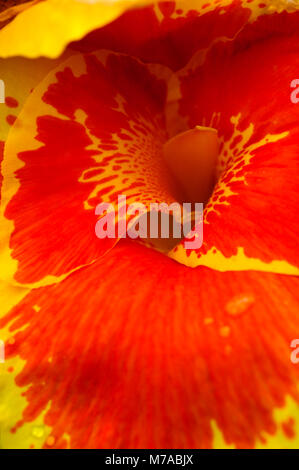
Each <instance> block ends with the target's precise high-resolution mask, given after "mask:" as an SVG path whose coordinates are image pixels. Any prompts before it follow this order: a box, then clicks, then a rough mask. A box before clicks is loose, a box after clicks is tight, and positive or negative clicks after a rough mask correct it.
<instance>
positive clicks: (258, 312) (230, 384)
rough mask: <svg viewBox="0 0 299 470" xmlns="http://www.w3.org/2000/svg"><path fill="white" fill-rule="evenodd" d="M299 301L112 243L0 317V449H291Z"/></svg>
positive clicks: (296, 282) (289, 286)
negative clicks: (2, 354)
mask: <svg viewBox="0 0 299 470" xmlns="http://www.w3.org/2000/svg"><path fill="white" fill-rule="evenodd" d="M298 292H299V279H298V278H295V277H292V276H281V275H275V274H264V273H253V272H239V273H236V272H230V273H225V274H224V273H220V272H217V271H213V270H209V269H207V268H197V269H194V270H191V269H188V268H186V267H185V266H182V265H178V264H177V263H174V262H173V261H172V260H170V259H169V258H167V257H165V256H163V255H161V254H159V253H156V252H154V251H152V250H149V249H147V248H144V247H141V246H139V245H136V244H133V242H130V243H129V242H124V241H122V242H120V243H119V244H118V245H117V246H116V247H115V249H114V250H112V251H111V253H110V254H109V256H107V257H104V258H102V260H100V261H99V262H97V263H96V264H94V265H93V266H89V267H88V268H85V269H82V270H80V271H77V272H76V273H74V275H72V276H70V277H68V278H67V279H65V280H64V281H63V282H61V283H58V284H55V285H53V286H48V287H44V288H40V289H34V290H32V291H31V292H30V293H28V294H27V296H26V297H24V298H23V300H21V301H20V303H19V304H18V305H17V306H16V307H15V308H13V309H12V310H11V311H10V313H9V314H8V315H7V316H6V317H4V318H2V320H1V327H5V328H6V330H2V331H1V334H0V337H1V338H3V340H5V345H6V347H5V351H6V362H5V364H2V365H1V366H3V382H2V383H1V388H0V390H1V393H2V394H3V398H2V397H1V403H2V405H1V406H2V408H1V410H2V413H3V416H5V419H4V421H3V433H2V444H3V446H4V447H23V446H30V445H34V446H35V447H45V448H50V447H51V448H61V447H67V446H69V447H71V448H113V449H115V448H116V449H117V448H209V447H212V446H214V447H221V446H236V447H241V448H243V447H262V446H270V447H271V446H276V447H292V446H293V447H296V446H298V432H299V427H298V423H299V421H298V420H299V415H298V409H299V408H298V400H299V394H298V379H299V369H298V365H296V364H293V363H292V362H291V360H290V356H291V353H292V352H293V349H291V348H290V343H291V341H292V340H293V339H294V338H297V337H298V331H299V323H298V315H297V312H298V308H299V296H298ZM5 331H6V333H5ZM13 367H14V368H15V369H14V370H12V368H13ZM9 378H11V381H12V380H13V378H15V380H16V385H14V386H10V385H9V384H10V382H11V381H9ZM21 393H22V394H23V396H21ZM287 397H288V398H287ZM136 403H137V404H138V406H137V407H136ZM244 410H247V412H246V413H245V412H244Z"/></svg>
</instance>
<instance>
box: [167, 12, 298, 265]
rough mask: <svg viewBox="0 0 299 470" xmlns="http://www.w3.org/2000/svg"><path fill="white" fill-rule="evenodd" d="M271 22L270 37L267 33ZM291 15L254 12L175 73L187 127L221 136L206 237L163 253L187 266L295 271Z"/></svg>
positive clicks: (294, 36) (294, 22) (294, 21)
mask: <svg viewBox="0 0 299 470" xmlns="http://www.w3.org/2000/svg"><path fill="white" fill-rule="evenodd" d="M269 22H271V29H272V30H273V31H275V36H274V35H273V36H269V37H268V38H266V37H264V33H263V31H266V30H267V27H268V28H269ZM298 23H299V12H298V13H293V14H282V15H277V16H276V17H275V18H270V17H267V16H264V17H261V18H260V19H259V20H258V21H257V22H256V23H254V24H252V25H248V26H247V27H245V28H244V30H243V31H242V33H240V35H239V36H238V38H237V39H236V40H235V41H234V42H233V43H230V42H226V41H220V42H219V43H217V44H215V45H214V46H213V47H212V48H211V49H210V50H209V51H206V52H205V53H204V54H202V53H199V54H197V55H195V56H194V58H193V59H192V60H191V61H190V63H189V64H188V66H187V67H186V68H185V69H184V70H183V71H182V72H180V73H179V77H180V88H179V91H178V93H177V94H181V98H180V104H179V112H180V114H181V115H182V117H184V118H185V119H186V120H187V122H188V124H187V126H188V127H193V126H195V125H202V126H211V127H214V128H216V129H217V130H218V135H219V138H220V142H221V150H220V156H219V163H218V168H217V174H216V177H217V183H216V186H215V188H214V191H213V194H212V196H211V198H210V200H209V203H208V204H207V206H206V208H205V214H204V217H205V220H204V227H203V231H204V235H203V239H204V243H203V245H202V247H201V248H200V249H196V250H195V249H194V250H188V251H186V250H185V249H184V242H182V244H181V245H180V246H178V247H176V248H174V250H173V251H172V252H171V253H170V256H171V257H173V258H174V259H176V260H178V261H180V262H183V263H185V264H187V265H188V266H198V265H205V266H208V267H211V268H214V269H220V270H223V271H225V270H234V269H236V270H243V269H253V270H261V271H271V272H279V273H285V274H298V273H299V269H298V268H299V266H298V249H297V247H298V243H297V240H298V234H299V225H298V221H299V220H298V215H297V207H298V202H299V199H298V189H297V188H298V185H299V179H298V164H299V154H298V141H299V126H298V122H299V106H298V105H296V104H294V103H293V102H292V100H291V93H292V91H293V89H292V88H291V83H292V81H293V79H294V78H295V77H297V72H298V67H299V61H298V52H299V49H298ZM255 37H257V40H256V41H254V39H253V38H255ZM261 39H263V40H261Z"/></svg>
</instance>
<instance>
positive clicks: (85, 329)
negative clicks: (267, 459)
mask: <svg viewBox="0 0 299 470" xmlns="http://www.w3.org/2000/svg"><path fill="white" fill-rule="evenodd" d="M2 3H3V4H4V2H0V9H2V10H0V27H1V29H0V56H1V57H2V58H1V59H0V79H1V80H3V82H4V83H5V92H6V102H5V104H0V140H1V146H0V149H1V156H0V160H1V176H0V184H1V210H0V219H1V221H0V234H1V237H0V292H1V304H0V312H1V314H0V327H1V330H0V339H2V340H3V341H4V343H5V353H6V361H5V363H3V364H0V367H1V375H0V432H1V434H0V438H1V441H0V444H1V445H2V447H4V448H24V447H25V448H39V447H44V448H65V447H69V448H211V447H215V448H221V447H237V448H244V447H246V448H247V447H249V448H253V447H257V448H265V447H268V448H271V447H272V448H273V447H274V448H278V447H279V448H280V447H284V448H290V447H295V448H296V447H298V432H299V412H298V401H299V389H298V383H299V369H298V366H296V364H293V363H292V362H291V361H290V353H291V350H290V343H291V341H292V340H293V339H294V338H297V337H298V334H299V321H298V319H297V317H298V308H299V282H298V273H299V257H298V242H297V240H298V234H299V219H298V215H297V207H298V202H299V196H298V188H299V173H298V160H299V151H298V144H299V104H298V105H296V104H294V103H293V102H292V101H291V99H290V94H291V89H290V83H291V82H292V80H293V79H295V78H298V74H299V41H298V39H299V28H298V26H299V11H298V5H297V2H296V1H287V0H280V1H279V0H276V1H274V0H273V1H270V0H264V2H263V3H262V2H261V1H260V0H259V1H256V0H222V1H221V0H207V1H206V0H177V1H165V2H153V1H146V0H145V1H138V0H136V1H134V0H131V1H129V0H126V1H125V0H123V1H122V0H114V1H112V0H111V1H110V2H107V1H104V0H103V1H101V0H99V1H93V2H92V1H87V0H45V1H29V2H7V3H6V6H8V7H9V8H5V7H4V6H1V5H2ZM9 3H11V4H10V5H9ZM195 126H205V127H213V128H215V129H217V131H218V136H219V143H220V150H219V156H218V160H217V168H216V175H215V176H216V183H215V185H214V188H213V191H212V194H211V195H210V197H209V200H208V202H207V204H206V206H205V211H204V242H203V245H202V247H201V248H200V249H197V250H188V251H187V250H186V249H185V248H184V243H183V241H182V242H181V243H179V244H178V245H176V246H175V247H174V248H171V249H169V248H167V247H165V246H164V247H162V246H159V247H154V248H149V247H147V246H145V245H143V244H140V243H137V242H133V241H127V240H120V241H116V240H113V241H111V240H99V239H97V238H96V236H95V234H94V225H95V207H96V206H97V204H99V203H100V202H103V201H104V202H110V203H115V202H116V201H117V197H118V195H122V194H125V195H126V196H127V199H128V200H129V201H134V202H135V201H137V202H142V203H143V204H145V205H146V206H148V207H149V204H150V203H151V202H167V203H171V202H175V201H178V202H181V201H180V200H178V199H177V195H176V194H177V193H176V190H175V183H174V181H173V178H172V176H171V172H170V171H169V170H168V168H167V166H166V164H165V161H164V159H163V147H164V144H165V143H166V142H167V141H168V140H169V139H170V138H172V137H173V136H175V135H177V134H179V133H183V132H185V131H188V130H189V129H193V128H194V127H195ZM194 168H196V162H194ZM157 248H158V249H157Z"/></svg>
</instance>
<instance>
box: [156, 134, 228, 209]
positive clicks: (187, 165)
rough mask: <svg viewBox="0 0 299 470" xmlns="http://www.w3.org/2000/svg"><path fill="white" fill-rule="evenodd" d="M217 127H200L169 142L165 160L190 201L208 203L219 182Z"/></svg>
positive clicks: (183, 194)
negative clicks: (217, 174) (217, 181)
mask: <svg viewBox="0 0 299 470" xmlns="http://www.w3.org/2000/svg"><path fill="white" fill-rule="evenodd" d="M218 152H219V140H218V134H217V130H216V129H213V128H212V127H202V126H196V127H194V129H190V130H188V131H185V132H182V133H181V134H178V135H176V136H175V137H173V138H171V139H170V140H168V142H166V144H165V145H164V148H163V154H164V159H165V161H166V164H167V166H168V168H169V169H170V171H171V173H172V174H173V176H174V178H175V179H176V180H177V182H178V184H179V185H180V187H181V190H182V197H183V199H184V201H186V202H202V203H204V204H205V203H206V202H207V201H208V199H209V197H210V196H211V194H212V192H213V188H214V185H215V182H216V174H215V173H216V162H217V157H218Z"/></svg>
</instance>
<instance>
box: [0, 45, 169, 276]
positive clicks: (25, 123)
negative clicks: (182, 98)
mask: <svg viewBox="0 0 299 470" xmlns="http://www.w3.org/2000/svg"><path fill="white" fill-rule="evenodd" d="M168 76H169V72H168V70H165V69H164V68H163V67H160V66H158V67H150V66H146V65H143V64H142V63H140V62H138V61H137V60H136V59H133V58H129V57H127V56H122V55H115V54H110V53H108V52H101V53H98V54H93V55H87V56H85V57H83V56H81V55H77V56H74V57H72V58H70V59H68V61H67V62H65V63H63V64H61V65H60V66H59V67H58V68H57V69H56V70H54V71H53V72H52V73H50V74H49V75H48V76H47V77H46V78H45V80H44V81H43V82H42V83H41V84H40V85H39V86H38V87H37V88H36V89H35V90H34V91H33V93H32V94H31V95H30V98H29V99H28V101H27V103H26V104H25V106H24V109H23V110H22V112H21V114H20V115H19V116H18V119H17V121H16V122H15V124H14V126H13V128H12V130H11V132H10V134H9V138H8V140H7V141H6V144H5V152H4V160H3V164H2V173H3V176H4V180H3V191H2V194H3V199H4V204H3V206H4V208H3V219H2V222H1V230H2V232H3V233H4V239H6V243H3V242H2V251H1V259H2V261H1V266H2V268H1V275H0V277H1V278H2V279H6V280H8V279H11V278H12V273H13V275H14V279H17V280H18V281H20V282H22V283H32V282H37V281H39V282H40V283H49V282H56V280H57V278H59V277H60V276H65V275H66V274H68V273H70V272H72V271H73V270H74V269H78V268H79V267H81V266H83V265H86V264H89V263H92V262H94V261H95V260H96V259H97V258H98V257H99V256H101V255H102V254H104V253H105V252H106V251H107V250H108V249H110V248H111V247H112V246H113V245H114V244H115V242H116V240H115V239H111V238H109V239H108V238H106V239H103V240H99V239H97V237H96V235H95V224H96V221H97V217H96V215H95V208H96V207H97V205H98V204H99V203H102V202H108V203H111V204H113V205H114V206H115V208H116V209H117V204H118V195H125V196H126V197H127V204H130V203H131V202H134V203H136V202H139V203H143V204H144V205H145V206H146V207H148V206H149V204H150V203H151V202H166V203H168V204H171V203H172V202H174V201H175V199H174V197H173V187H172V182H171V179H170V177H169V172H168V170H167V168H166V166H165V163H164V161H163V158H162V146H163V143H164V142H165V141H166V139H167V133H166V127H165V118H164V107H165V101H166V91H167V87H166V80H167V78H168ZM8 243H9V248H8Z"/></svg>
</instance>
